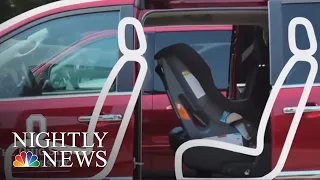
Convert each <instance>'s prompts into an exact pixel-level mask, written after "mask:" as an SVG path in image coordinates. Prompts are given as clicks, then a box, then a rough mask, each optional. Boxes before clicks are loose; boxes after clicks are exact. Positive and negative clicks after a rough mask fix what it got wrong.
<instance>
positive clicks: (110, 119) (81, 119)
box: [78, 114, 122, 122]
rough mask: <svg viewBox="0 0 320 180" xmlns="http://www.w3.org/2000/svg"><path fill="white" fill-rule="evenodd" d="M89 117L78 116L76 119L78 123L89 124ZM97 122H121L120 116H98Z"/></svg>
mask: <svg viewBox="0 0 320 180" xmlns="http://www.w3.org/2000/svg"><path fill="white" fill-rule="evenodd" d="M90 119H91V116H80V117H79V118H78V121H79V122H90ZM98 121H105V122H120V121H122V115H121V114H105V115H100V116H99V118H98Z"/></svg>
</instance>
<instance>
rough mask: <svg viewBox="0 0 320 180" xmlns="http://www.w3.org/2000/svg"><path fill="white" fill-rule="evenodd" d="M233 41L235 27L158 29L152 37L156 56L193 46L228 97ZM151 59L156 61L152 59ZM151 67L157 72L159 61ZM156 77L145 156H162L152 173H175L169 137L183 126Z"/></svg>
mask: <svg viewBox="0 0 320 180" xmlns="http://www.w3.org/2000/svg"><path fill="white" fill-rule="evenodd" d="M231 38H232V26H188V27H187V26H179V27H170V26H168V27H158V28H155V33H154V35H153V38H152V37H150V41H154V49H153V51H154V54H155V53H157V52H158V51H160V50H161V49H163V48H165V47H167V46H170V45H173V44H176V43H186V44H188V45H190V46H192V47H193V48H194V49H195V50H196V51H197V52H198V53H199V54H200V55H201V56H202V57H203V58H204V59H205V60H206V62H207V63H208V65H209V66H210V68H211V69H212V71H211V72H212V76H213V79H214V81H215V84H216V86H217V87H218V88H219V89H220V90H221V92H222V93H223V94H225V95H226V94H227V93H226V92H227V89H228V78H229V59H230V44H231ZM148 43H149V42H148ZM150 50H152V48H150ZM154 54H153V55H154ZM150 58H151V59H152V60H153V57H150ZM150 58H148V59H150ZM149 63H152V65H150V66H152V69H153V70H154V68H155V67H156V61H154V60H153V61H152V62H149ZM153 73H154V79H153V101H152V102H153V117H152V123H149V122H145V125H147V126H148V128H147V129H144V130H143V131H144V132H143V133H144V136H147V137H150V138H152V139H151V140H149V141H146V142H148V143H150V144H149V146H148V147H150V149H149V150H148V148H145V151H146V153H148V151H150V152H151V151H153V152H155V151H157V153H159V156H157V157H153V158H154V160H153V161H152V162H154V163H153V164H152V167H153V169H156V170H170V169H174V153H173V152H172V150H171V149H170V147H169V143H168V135H169V132H170V131H171V130H172V129H173V128H175V127H177V126H181V125H180V123H179V121H178V120H177V118H176V115H175V113H174V112H173V110H172V108H171V105H170V102H169V99H168V97H167V94H166V92H165V89H164V86H163V83H162V81H161V80H160V77H159V76H158V74H156V73H155V72H153ZM145 125H144V127H145ZM151 134H152V135H153V136H151ZM150 145H151V146H150ZM153 147H156V148H153ZM151 148H152V149H151Z"/></svg>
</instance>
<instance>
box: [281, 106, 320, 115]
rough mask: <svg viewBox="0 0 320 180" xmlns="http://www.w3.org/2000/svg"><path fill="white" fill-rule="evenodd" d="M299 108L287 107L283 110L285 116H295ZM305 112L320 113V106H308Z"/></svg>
mask: <svg viewBox="0 0 320 180" xmlns="http://www.w3.org/2000/svg"><path fill="white" fill-rule="evenodd" d="M296 110H297V107H286V108H283V113H284V114H294V113H296ZM303 112H320V106H306V107H305V108H304V110H303Z"/></svg>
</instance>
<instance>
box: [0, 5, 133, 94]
mask: <svg viewBox="0 0 320 180" xmlns="http://www.w3.org/2000/svg"><path fill="white" fill-rule="evenodd" d="M119 15H120V13H119V11H109V12H97V13H88V14H79V15H73V16H66V17H62V18H57V19H53V20H49V21H45V22H43V21H44V20H41V21H42V22H43V23H40V24H38V25H35V26H33V27H31V28H29V29H25V30H23V31H22V32H21V33H19V34H16V35H14V36H12V37H9V38H8V39H6V40H4V41H2V42H1V41H0V98H16V97H26V96H44V95H59V94H78V93H91V92H100V91H101V89H102V87H103V85H104V83H105V81H106V79H107V77H108V75H109V73H110V71H111V69H112V68H113V66H114V65H115V64H116V62H117V60H118V58H119V49H118V41H117V28H118V23H119V19H120V18H119ZM126 72H127V71H126ZM119 76H121V74H119ZM130 76H131V77H132V74H130V75H129V73H127V74H126V79H128V80H131V79H132V78H130ZM123 79H124V78H123ZM118 84H121V88H118ZM124 84H126V85H125V86H124ZM128 84H130V82H122V81H119V79H116V80H115V82H114V84H113V87H112V89H111V90H110V91H113V92H114V91H117V92H119V91H120V92H121V91H128V90H130V88H132V84H130V87H127V86H128ZM122 86H124V87H122Z"/></svg>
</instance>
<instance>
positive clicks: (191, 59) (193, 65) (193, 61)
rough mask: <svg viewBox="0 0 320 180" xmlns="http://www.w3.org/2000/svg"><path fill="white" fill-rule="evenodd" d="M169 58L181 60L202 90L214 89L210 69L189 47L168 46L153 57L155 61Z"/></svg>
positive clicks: (179, 44) (180, 44) (182, 44)
mask: <svg viewBox="0 0 320 180" xmlns="http://www.w3.org/2000/svg"><path fill="white" fill-rule="evenodd" d="M170 56H175V57H176V58H178V59H179V60H181V61H182V62H183V64H184V65H185V66H186V67H187V68H188V70H189V71H190V72H191V74H193V75H194V76H196V77H197V79H198V81H199V83H200V84H201V86H202V87H203V88H204V89H207V88H205V87H206V86H211V88H212V86H214V87H216V86H215V85H214V81H213V78H212V74H211V69H210V67H209V66H208V64H207V63H206V61H205V60H204V59H203V58H202V57H201V55H199V54H198V53H197V51H195V50H194V49H193V48H192V47H191V46H189V45H187V44H184V43H178V44H174V45H171V46H168V47H166V48H164V49H162V50H160V51H159V52H158V53H157V54H156V55H155V59H156V60H159V59H161V58H168V57H170ZM206 93H207V92H206Z"/></svg>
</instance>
